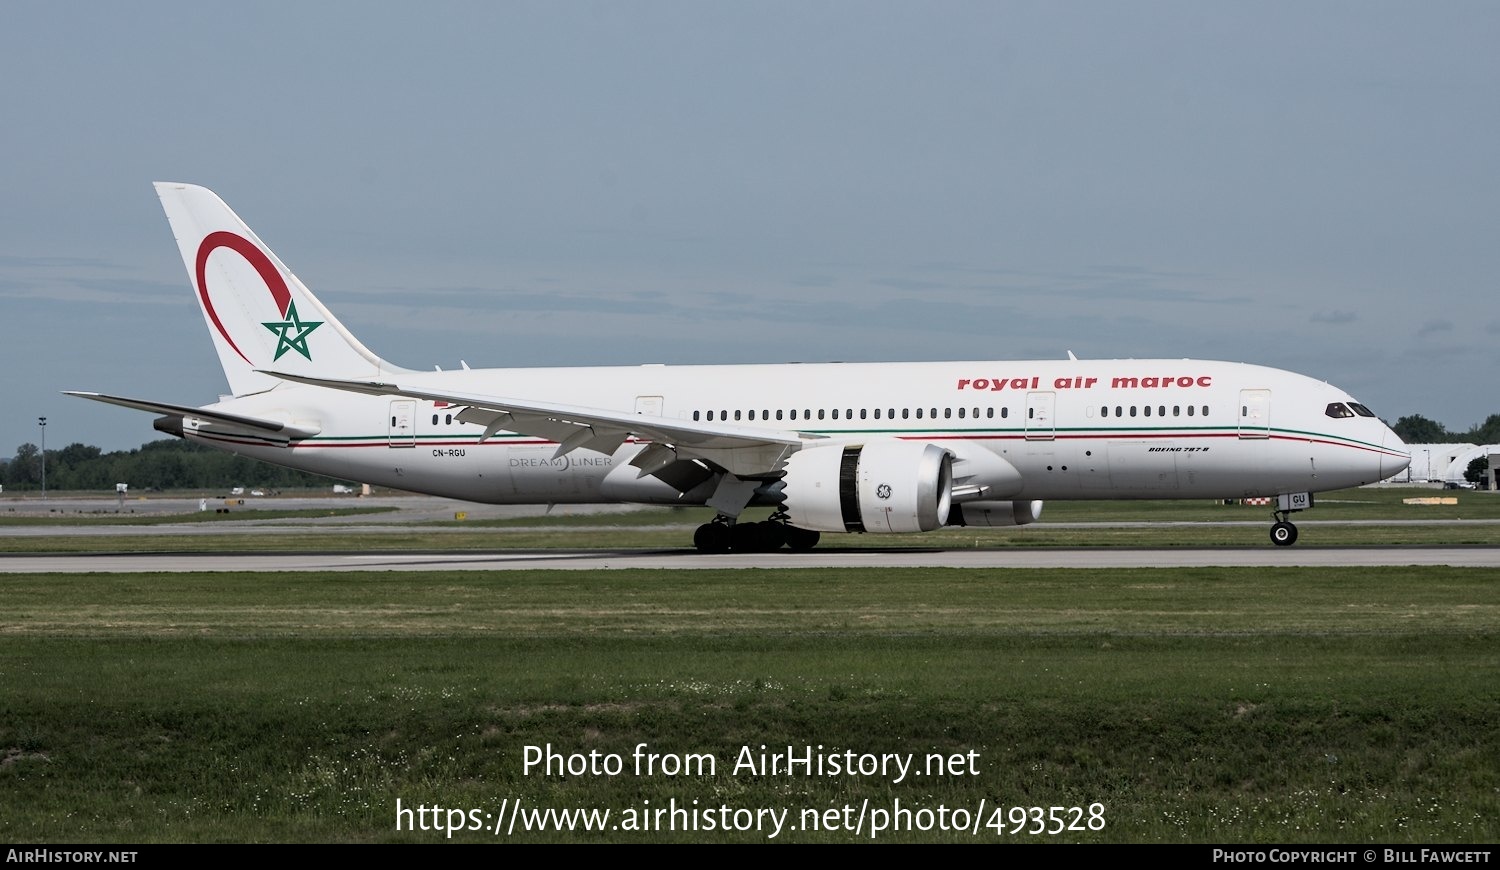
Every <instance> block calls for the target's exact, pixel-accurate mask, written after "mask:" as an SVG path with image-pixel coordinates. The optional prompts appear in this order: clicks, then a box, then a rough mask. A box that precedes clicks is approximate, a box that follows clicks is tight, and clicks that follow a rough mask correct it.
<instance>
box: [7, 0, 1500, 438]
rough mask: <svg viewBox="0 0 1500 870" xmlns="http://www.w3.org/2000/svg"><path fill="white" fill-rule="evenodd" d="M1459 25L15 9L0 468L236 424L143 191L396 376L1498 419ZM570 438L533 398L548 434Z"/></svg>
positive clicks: (946, 10) (1492, 245)
mask: <svg viewBox="0 0 1500 870" xmlns="http://www.w3.org/2000/svg"><path fill="white" fill-rule="evenodd" d="M1496 45H1500V5H1497V4H1494V3H1490V2H1443V3H1436V4H1434V3H1417V2H1407V3H1390V2H1371V0H1357V2H1317V3H1303V2H1265V3H1218V2H1207V3H1205V2H1197V0H1194V2H1182V3H1175V2H1173V3H1169V2H1130V3H1120V2H1068V3H1053V2H1034V3H1032V2H1024V3H1020V2H998V0H986V2H977V3H961V2H923V3H890V2H879V0H861V2H832V3H828V2H807V0H799V2H787V3H783V2H745V3H728V2H707V3H705V2H626V3H620V2H603V3H567V2H546V3H540V2H539V3H508V2H480V3H445V2H434V3H424V4H413V3H406V2H403V3H394V2H379V0H370V2H358V3H354V2H349V3H339V2H317V3H306V2H295V3H275V2H256V3H248V4H236V5H229V4H214V3H200V2H192V3H187V2H184V3H177V2H170V3H169V2H149V0H148V2H142V3H132V4H120V3H105V2H97V3H95V2H73V3H57V2H31V0H11V2H8V3H7V4H6V7H5V26H4V27H3V28H0V81H4V82H5V83H6V84H5V86H4V87H3V88H0V158H3V159H0V202H3V204H4V207H3V208H0V363H3V366H4V372H5V377H4V378H3V381H0V409H3V410H0V456H6V455H10V454H11V453H13V451H14V448H15V446H16V445H19V444H21V443H23V442H33V443H35V442H37V441H38V440H39V434H40V433H39V427H38V425H37V418H38V417H41V416H45V417H47V419H48V424H47V446H48V448H49V449H56V448H61V447H63V446H65V445H66V444H68V443H72V442H75V441H81V442H84V443H87V444H94V445H98V446H100V447H103V448H105V449H107V450H113V449H126V448H131V447H135V446H138V445H139V444H141V443H143V442H145V441H150V440H154V439H155V438H156V437H158V433H156V432H155V431H153V430H152V429H151V417H150V415H148V414H143V413H139V412H132V411H128V410H125V409H120V408H113V407H107V406H102V405H97V404H95V403H91V402H86V401H83V400H79V399H74V398H69V397H65V396H62V395H60V391H62V390H96V391H100V392H109V393H118V394H124V395H128V396H135V397H143V398H148V399H157V400H161V401H167V402H174V403H183V404H205V403H208V402H211V401H214V400H216V398H217V397H218V395H219V394H220V393H222V392H224V391H225V390H226V389H227V386H226V384H225V381H224V378H223V374H222V372H221V371H220V369H219V367H218V365H217V359H216V357H215V355H214V351H213V347H212V344H211V342H210V340H209V337H208V332H207V330H206V327H205V325H204V322H203V318H202V315H201V314H200V313H199V310H198V308H197V305H196V303H195V302H194V300H193V297H192V292H191V290H190V287H189V283H188V278H187V275H186V272H185V270H184V267H183V264H182V261H181V259H180V257H179V255H178V253H177V249H176V245H175V244H174V242H173V240H172V236H171V233H170V232H169V230H168V227H167V223H166V220H165V218H164V217H163V216H162V213H161V209H160V205H159V203H158V201H157V199H156V196H155V194H154V192H153V191H152V189H151V182H152V181H158V180H161V181H181V182H192V183H196V184H202V185H205V186H207V187H209V188H212V189H213V190H215V191H216V192H217V193H218V194H219V195H220V196H222V197H223V198H224V199H225V200H226V201H227V202H228V203H229V204H230V206H231V207H232V208H234V210H235V211H236V212H237V213H238V214H239V215H240V216H241V217H242V218H243V219H244V220H245V221H246V222H247V223H248V224H249V225H250V226H251V227H252V228H253V229H254V230H255V231H256V233H257V234H258V235H259V236H260V237H261V238H262V239H263V240H264V241H265V242H266V243H267V244H269V245H270V246H271V248H272V249H273V250H275V251H276V253H277V254H278V255H279V256H280V258H281V259H282V260H283V261H284V262H286V263H287V264H288V266H290V267H291V269H292V270H293V271H295V272H296V273H297V275H298V276H299V277H300V278H301V279H302V280H303V282H304V283H306V284H307V285H308V286H309V287H311V288H312V289H313V291H314V292H315V293H317V294H318V296H319V298H320V299H322V300H323V302H324V303H325V304H327V305H328V306H329V307H330V308H331V309H333V310H334V311H335V312H336V313H337V314H338V316H339V318H340V320H342V321H343V323H344V324H345V325H346V326H348V327H349V328H350V329H351V330H352V331H353V332H354V333H355V334H356V335H358V336H359V337H360V339H361V340H362V341H363V342H364V343H365V344H366V345H367V346H369V347H370V348H371V349H372V350H374V351H375V352H376V353H379V354H380V355H382V356H384V357H386V358H387V359H390V360H391V361H392V362H395V363H397V364H400V365H405V366H408V367H411V368H430V367H432V366H434V365H440V366H442V367H443V368H449V367H457V366H458V364H459V361H460V360H464V361H466V362H468V363H469V364H470V365H472V366H474V367H480V366H567V365H604V364H621V365H636V364H640V363H745V362H787V361H794V360H797V361H823V360H848V361H876V360H941V359H968V360H1001V359H1035V358H1042V359H1061V358H1065V357H1066V355H1067V352H1068V351H1070V350H1071V351H1073V352H1074V353H1076V354H1077V355H1078V356H1079V357H1080V358H1126V357H1135V358H1156V357H1167V358H1180V357H1192V358H1206V359H1225V360H1235V361H1243V362H1252V363H1259V364H1264V365H1272V366H1277V367H1281V368H1287V369H1291V370H1293V371H1298V372H1301V373H1303V374H1307V375H1312V376H1315V377H1317V378H1320V379H1323V380H1327V381H1329V382H1331V383H1334V384H1336V385H1338V386H1340V387H1342V388H1344V389H1346V390H1348V391H1349V392H1351V393H1352V394H1353V395H1354V396H1355V397H1356V398H1357V399H1359V400H1360V401H1362V402H1364V403H1365V404H1367V405H1369V406H1371V407H1372V408H1373V409H1374V410H1375V411H1376V412H1377V413H1378V414H1380V415H1381V416H1383V417H1385V418H1386V419H1387V420H1390V421H1394V420H1396V419H1397V418H1398V417H1401V416H1405V415H1408V414H1423V415H1425V416H1428V417H1431V418H1433V419H1436V420H1438V421H1441V422H1443V423H1444V424H1446V425H1447V426H1448V427H1449V428H1450V429H1465V428H1468V427H1469V426H1470V425H1472V424H1473V423H1476V422H1478V421H1481V420H1483V419H1484V418H1485V417H1486V416H1488V415H1489V414H1491V413H1497V412H1500V402H1496V400H1494V399H1493V398H1492V397H1491V396H1489V395H1487V394H1485V393H1484V389H1485V388H1486V385H1487V384H1489V383H1491V381H1492V375H1493V373H1494V371H1495V370H1496V364H1497V362H1500V308H1497V305H1496V301H1495V300H1496V298H1497V295H1500V294H1497V293H1496V290H1497V289H1500V287H1497V283H1500V282H1497V277H1496V276H1497V275H1500V111H1497V107H1500V52H1497V51H1496V50H1495V46H1496ZM559 400H562V397H559Z"/></svg>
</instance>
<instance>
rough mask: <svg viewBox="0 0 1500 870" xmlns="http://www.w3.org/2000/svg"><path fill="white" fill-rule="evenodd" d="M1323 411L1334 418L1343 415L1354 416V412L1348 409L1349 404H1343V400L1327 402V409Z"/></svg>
mask: <svg viewBox="0 0 1500 870" xmlns="http://www.w3.org/2000/svg"><path fill="white" fill-rule="evenodd" d="M1323 413H1325V414H1327V415H1328V416H1330V417H1332V418H1334V419H1336V420H1337V419H1340V418H1343V417H1353V416H1354V412H1353V411H1351V410H1349V406H1348V405H1345V404H1344V403H1343V402H1330V403H1329V404H1328V409H1327V410H1325V411H1324V412H1323Z"/></svg>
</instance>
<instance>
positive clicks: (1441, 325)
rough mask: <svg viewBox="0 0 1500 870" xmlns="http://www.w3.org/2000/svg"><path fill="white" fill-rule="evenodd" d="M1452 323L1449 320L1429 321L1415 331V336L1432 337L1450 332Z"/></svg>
mask: <svg viewBox="0 0 1500 870" xmlns="http://www.w3.org/2000/svg"><path fill="white" fill-rule="evenodd" d="M1452 331H1453V321H1451V320H1429V321H1427V322H1426V323H1424V324H1422V326H1421V327H1420V328H1419V329H1417V335H1434V334H1436V333H1439V332H1452Z"/></svg>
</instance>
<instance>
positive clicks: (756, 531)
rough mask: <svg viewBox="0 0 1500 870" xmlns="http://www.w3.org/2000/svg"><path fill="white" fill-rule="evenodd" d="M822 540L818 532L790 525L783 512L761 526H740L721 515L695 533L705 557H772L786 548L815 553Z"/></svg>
mask: <svg viewBox="0 0 1500 870" xmlns="http://www.w3.org/2000/svg"><path fill="white" fill-rule="evenodd" d="M819 537H820V536H819V534H818V533H817V532H810V531H808V530H807V529H799V528H797V527H796V526H790V525H787V522H786V514H785V513H783V512H782V511H777V512H776V513H774V514H771V518H770V519H768V520H765V521H764V522H759V523H742V522H736V521H735V520H734V519H733V518H731V517H727V516H725V515H723V514H719V515H718V516H716V517H714V518H713V521H712V522H707V523H704V524H703V525H701V526H699V527H698V528H697V530H696V531H694V532H693V546H694V547H697V548H698V549H699V550H700V551H702V552H704V553H727V552H731V551H733V552H736V553H769V552H770V551H772V550H779V549H781V548H782V547H791V548H792V549H793V550H807V549H811V548H812V547H815V546H817V543H818V538H819Z"/></svg>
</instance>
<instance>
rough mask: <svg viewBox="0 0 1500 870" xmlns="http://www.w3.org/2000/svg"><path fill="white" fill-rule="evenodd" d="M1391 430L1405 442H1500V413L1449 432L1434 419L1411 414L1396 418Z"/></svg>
mask: <svg viewBox="0 0 1500 870" xmlns="http://www.w3.org/2000/svg"><path fill="white" fill-rule="evenodd" d="M1391 430H1392V431H1393V432H1395V433H1396V434H1397V435H1399V436H1401V440H1402V441H1405V442H1406V443H1407V444H1463V443H1469V444H1500V414H1491V415H1489V416H1488V417H1486V418H1485V421H1484V422H1483V423H1476V424H1474V425H1473V426H1470V427H1469V429H1468V430H1467V431H1464V432H1449V431H1448V429H1447V427H1445V426H1444V425H1443V424H1442V423H1439V422H1437V421H1436V420H1429V419H1427V418H1426V417H1423V416H1422V415H1421V414H1412V415H1410V416H1407V417H1402V418H1401V419H1399V420H1397V421H1396V422H1395V424H1394V425H1392V426H1391Z"/></svg>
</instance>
